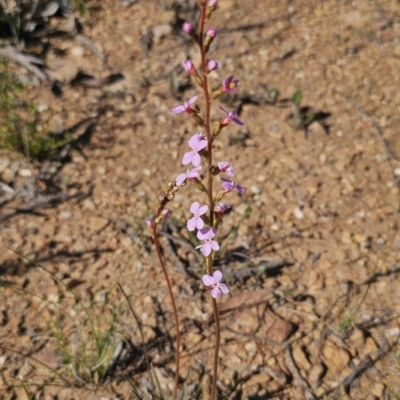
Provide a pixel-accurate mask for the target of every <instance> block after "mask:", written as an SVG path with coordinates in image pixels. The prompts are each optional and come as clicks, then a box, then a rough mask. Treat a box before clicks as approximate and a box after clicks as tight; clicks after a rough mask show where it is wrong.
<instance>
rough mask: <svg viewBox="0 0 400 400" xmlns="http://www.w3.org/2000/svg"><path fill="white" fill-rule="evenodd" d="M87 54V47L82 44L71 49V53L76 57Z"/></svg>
mask: <svg viewBox="0 0 400 400" xmlns="http://www.w3.org/2000/svg"><path fill="white" fill-rule="evenodd" d="M84 54H85V49H84V48H83V47H82V46H74V47H73V48H72V49H71V55H73V56H75V57H82V56H83V55H84Z"/></svg>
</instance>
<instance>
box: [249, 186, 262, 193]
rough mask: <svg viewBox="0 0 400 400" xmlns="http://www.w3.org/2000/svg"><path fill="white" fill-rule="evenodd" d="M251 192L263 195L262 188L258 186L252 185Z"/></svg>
mask: <svg viewBox="0 0 400 400" xmlns="http://www.w3.org/2000/svg"><path fill="white" fill-rule="evenodd" d="M250 191H251V192H252V193H254V194H260V193H261V188H260V187H259V186H256V185H252V186H251V187H250Z"/></svg>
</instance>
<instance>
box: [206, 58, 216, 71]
mask: <svg viewBox="0 0 400 400" xmlns="http://www.w3.org/2000/svg"><path fill="white" fill-rule="evenodd" d="M217 68H218V63H217V62H216V61H215V60H210V61H209V62H208V63H207V70H208V72H211V71H214V70H215V69H217Z"/></svg>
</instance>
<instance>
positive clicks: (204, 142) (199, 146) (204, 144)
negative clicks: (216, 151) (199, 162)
mask: <svg viewBox="0 0 400 400" xmlns="http://www.w3.org/2000/svg"><path fill="white" fill-rule="evenodd" d="M207 145H208V142H207V140H200V142H199V143H197V145H196V147H195V148H194V149H193V150H196V151H201V150H203V149H204V148H205V147H207Z"/></svg>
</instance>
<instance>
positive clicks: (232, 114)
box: [220, 107, 244, 126]
mask: <svg viewBox="0 0 400 400" xmlns="http://www.w3.org/2000/svg"><path fill="white" fill-rule="evenodd" d="M220 109H221V110H222V111H223V112H224V113H225V114H226V117H225V118H224V119H223V120H222V122H221V125H223V126H227V125H229V124H230V123H231V122H232V121H233V122H235V123H236V124H238V125H244V123H243V122H242V121H241V120H240V119H239V118H237V111H236V110H233V111H231V112H228V111H226V110H225V108H223V107H220Z"/></svg>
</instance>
